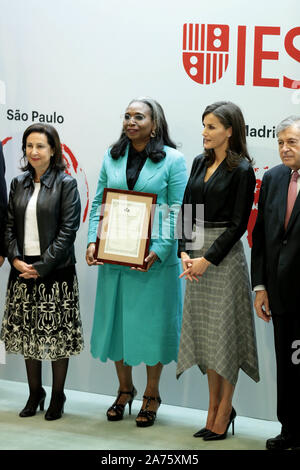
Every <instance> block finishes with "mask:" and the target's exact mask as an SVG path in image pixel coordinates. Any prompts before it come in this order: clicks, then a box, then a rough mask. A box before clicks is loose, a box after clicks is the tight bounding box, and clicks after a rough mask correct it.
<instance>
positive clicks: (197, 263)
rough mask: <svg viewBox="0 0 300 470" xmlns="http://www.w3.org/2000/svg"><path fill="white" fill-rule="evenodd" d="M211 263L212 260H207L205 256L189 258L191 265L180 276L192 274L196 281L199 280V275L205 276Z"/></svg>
mask: <svg viewBox="0 0 300 470" xmlns="http://www.w3.org/2000/svg"><path fill="white" fill-rule="evenodd" d="M210 264H211V263H210V261H207V259H205V258H203V256H202V257H201V258H191V259H190V260H189V265H191V266H190V267H189V268H187V269H186V270H185V271H183V273H181V274H180V276H179V277H180V278H182V277H184V276H192V277H193V279H195V281H197V282H199V280H198V279H197V276H200V277H201V276H203V274H204V273H205V271H206V270H207V268H208V266H209V265H210ZM190 280H191V279H190ZM191 281H192V280H191Z"/></svg>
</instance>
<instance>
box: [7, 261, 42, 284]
mask: <svg viewBox="0 0 300 470" xmlns="http://www.w3.org/2000/svg"><path fill="white" fill-rule="evenodd" d="M12 264H13V267H14V268H15V269H16V270H17V271H19V272H20V273H21V274H20V277H23V278H24V279H37V278H38V277H39V273H38V272H37V271H36V269H35V268H34V267H33V266H32V264H27V263H25V261H21V260H20V259H19V258H15V259H14V260H13V262H12Z"/></svg>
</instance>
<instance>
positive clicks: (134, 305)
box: [88, 146, 187, 366]
mask: <svg viewBox="0 0 300 470" xmlns="http://www.w3.org/2000/svg"><path fill="white" fill-rule="evenodd" d="M164 151H165V152H166V157H165V158H164V159H163V160H161V161H160V162H158V163H153V162H152V161H151V159H150V158H147V160H146V162H145V164H144V166H143V168H142V170H141V172H140V174H139V177H138V179H137V181H136V183H135V186H134V188H133V190H134V191H142V192H146V193H147V192H148V193H155V194H157V207H156V212H155V217H154V224H153V230H152V238H151V241H150V247H149V250H150V251H151V250H153V251H154V252H155V253H156V254H157V256H158V260H157V261H156V262H155V263H154V264H153V265H152V266H151V268H150V270H149V271H148V272H139V271H136V270H131V269H130V268H129V267H127V266H119V265H112V264H104V265H103V266H99V267H98V268H97V269H98V282H97V293H96V302H95V313H94V322H93V329H92V337H91V353H92V355H93V357H95V358H99V359H100V360H101V361H104V362H105V361H106V360H107V359H111V360H113V361H119V360H121V359H123V361H124V364H127V365H130V366H134V365H137V364H140V363H142V362H143V363H145V364H147V365H150V366H153V365H155V364H157V363H158V362H161V363H162V364H167V363H169V362H171V361H172V360H175V361H176V360H177V353H178V348H179V337H180V329H181V318H182V285H181V281H180V280H179V279H178V276H179V274H180V264H179V263H180V261H179V259H178V257H177V240H176V235H175V234H176V230H175V227H176V219H177V215H178V212H179V210H180V206H181V203H182V199H183V194H184V189H185V186H186V181H187V174H186V164H185V159H184V157H183V155H182V154H181V153H180V152H178V151H177V150H175V149H173V148H170V147H167V146H165V147H164ZM127 158H128V148H127V150H126V152H125V155H124V156H121V157H120V158H119V159H117V160H115V159H113V158H112V157H111V155H110V151H109V150H108V151H107V152H106V154H105V156H104V161H103V164H102V168H101V171H100V176H99V181H98V186H97V192H96V196H95V198H94V201H93V203H92V208H91V213H90V221H89V233H88V243H90V242H95V241H96V237H97V227H98V223H99V216H100V207H101V202H102V195H103V190H104V188H105V187H107V188H116V189H125V190H128V186H127V180H126V166H127Z"/></svg>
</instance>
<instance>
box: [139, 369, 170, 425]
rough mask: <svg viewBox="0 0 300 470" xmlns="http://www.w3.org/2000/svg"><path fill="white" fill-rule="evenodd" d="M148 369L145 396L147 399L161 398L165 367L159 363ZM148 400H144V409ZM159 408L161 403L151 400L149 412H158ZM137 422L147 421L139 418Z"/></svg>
mask: <svg viewBox="0 0 300 470" xmlns="http://www.w3.org/2000/svg"><path fill="white" fill-rule="evenodd" d="M146 368H147V386H146V389H145V393H144V395H145V396H146V397H159V380H160V376H161V372H162V369H163V365H162V364H161V363H160V362H158V363H157V364H156V365H155V366H146ZM146 403H147V400H146V399H144V400H143V406H142V408H144V407H145V406H146ZM158 407H159V402H158V401H156V400H151V401H150V403H149V406H148V410H149V411H157V409H158ZM136 421H147V419H146V418H145V417H142V416H139V417H137V418H136Z"/></svg>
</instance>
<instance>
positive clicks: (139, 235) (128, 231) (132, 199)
mask: <svg viewBox="0 0 300 470" xmlns="http://www.w3.org/2000/svg"><path fill="white" fill-rule="evenodd" d="M156 199H157V195H156V194H151V193H141V192H137V191H125V190H120V189H110V188H104V192H103V199H102V205H101V214H100V219H99V226H98V232H97V241H96V249H95V254H94V257H95V259H97V261H102V262H103V263H111V264H121V265H125V266H132V267H137V268H142V269H146V267H147V263H145V258H146V257H147V255H148V253H149V244H150V238H151V230H152V221H153V217H154V211H155V204H156Z"/></svg>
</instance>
